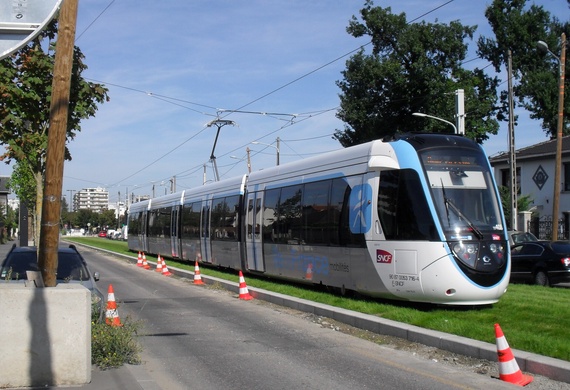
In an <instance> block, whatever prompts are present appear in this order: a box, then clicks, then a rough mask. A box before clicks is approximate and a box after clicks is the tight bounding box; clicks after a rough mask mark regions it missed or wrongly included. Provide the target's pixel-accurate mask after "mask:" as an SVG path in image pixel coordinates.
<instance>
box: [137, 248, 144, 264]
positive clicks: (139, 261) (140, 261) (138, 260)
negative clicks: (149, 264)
mask: <svg viewBox="0 0 570 390" xmlns="http://www.w3.org/2000/svg"><path fill="white" fill-rule="evenodd" d="M142 266H143V261H142V255H141V252H140V251H139V257H138V259H137V267H142Z"/></svg>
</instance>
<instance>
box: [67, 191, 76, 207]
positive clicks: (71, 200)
mask: <svg viewBox="0 0 570 390" xmlns="http://www.w3.org/2000/svg"><path fill="white" fill-rule="evenodd" d="M67 192H69V202H70V204H69V209H70V210H69V211H74V210H75V207H74V206H73V204H74V202H73V193H74V192H75V190H67Z"/></svg>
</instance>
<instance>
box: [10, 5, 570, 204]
mask: <svg viewBox="0 0 570 390" xmlns="http://www.w3.org/2000/svg"><path fill="white" fill-rule="evenodd" d="M445 3H447V0H436V1H432V0H409V1H408V0H398V1H396V0H394V1H376V3H375V4H376V5H381V6H383V7H384V6H391V7H392V12H394V13H400V12H405V13H406V15H407V17H408V20H412V19H415V18H418V17H421V19H423V20H426V21H428V22H434V21H436V20H437V21H439V22H443V23H446V22H449V21H452V20H460V21H461V22H462V23H463V24H466V25H478V26H479V28H478V30H477V33H476V36H478V35H479V34H484V35H488V36H489V35H490V29H489V27H488V24H487V21H486V19H485V17H484V9H485V5H486V4H487V2H484V1H479V0H475V1H474V0H455V1H453V2H450V3H449V4H446V5H443V4H445ZM363 4H364V1H363V0H362V1H353V0H311V1H306V0H287V1H283V0H282V1H277V0H273V1H270V0H248V1H244V0H207V1H206V0H192V1H175V0H163V1H149V0H136V1H135V0H81V1H80V2H79V12H78V23H77V34H76V45H77V46H79V47H80V48H81V50H82V51H83V53H84V54H85V56H86V60H85V61H86V63H87V65H88V67H89V69H88V70H87V71H85V73H84V74H83V75H84V77H86V78H88V79H90V80H92V81H96V82H101V83H103V84H106V86H107V87H108V88H109V95H110V98H111V100H110V102H108V103H105V104H103V105H101V106H100V108H99V111H98V112H97V115H96V117H94V118H91V119H89V120H87V121H84V122H83V123H82V131H81V132H80V133H78V135H77V137H76V139H75V140H74V141H73V142H72V143H71V144H69V149H70V151H71V155H72V157H73V160H72V161H70V162H66V164H65V172H64V182H63V194H64V195H65V196H67V197H68V196H69V194H70V193H71V192H70V191H71V190H73V191H77V190H80V189H82V188H87V187H104V188H107V189H108V191H109V193H110V201H111V202H116V201H117V198H118V196H119V193H120V196H121V200H124V197H125V194H126V193H127V191H128V193H134V194H135V195H145V194H152V188H153V185H154V191H155V194H156V195H159V194H164V192H165V191H168V190H169V180H170V179H171V178H172V177H174V176H175V177H176V183H177V190H182V189H185V188H191V187H193V186H197V185H202V183H203V180H204V177H203V175H204V164H206V180H212V179H214V171H213V169H212V165H211V164H210V163H209V158H210V153H211V151H212V147H213V144H214V139H215V135H216V132H217V128H216V127H215V126H214V127H207V126H205V125H206V124H207V123H208V122H210V121H212V120H215V119H216V115H220V118H222V119H226V120H232V121H234V122H235V126H232V125H227V126H224V127H222V128H221V130H220V135H219V139H218V142H217V145H216V149H215V153H214V154H215V156H216V161H217V166H218V170H219V173H220V176H221V178H222V179H223V178H228V177H233V176H236V175H240V174H242V173H244V172H246V170H247V166H246V161H245V156H246V148H247V147H249V148H250V150H251V164H252V169H253V170H258V169H262V168H264V167H268V166H271V165H274V164H275V154H276V148H275V147H268V146H265V145H261V144H258V145H254V144H251V142H253V141H259V142H261V143H265V144H272V145H275V141H276V138H277V137H279V138H280V139H281V143H280V160H281V163H282V164H283V163H287V162H291V161H295V160H298V159H302V158H305V157H309V156H312V155H314V154H316V153H321V152H326V151H330V150H335V149H339V148H340V144H339V143H338V142H337V141H335V140H333V139H332V138H331V135H332V134H333V132H334V130H335V129H340V128H342V126H343V124H342V122H340V121H339V120H338V119H336V118H335V111H336V108H337V107H338V104H339V99H338V94H339V89H338V87H337V86H336V84H335V82H336V81H337V80H340V79H341V78H342V76H341V71H342V70H343V69H344V67H345V61H346V60H347V59H348V56H347V54H348V53H351V52H352V51H354V50H355V49H357V48H358V47H359V46H360V45H362V44H365V43H367V40H366V39H355V38H353V37H351V36H350V35H348V34H347V33H346V26H347V25H348V21H349V19H350V18H351V16H352V15H358V12H359V10H360V9H361V8H362V7H363ZM537 4H540V5H544V6H545V8H547V9H548V10H549V11H551V12H556V13H557V14H559V15H560V13H561V12H565V13H566V14H567V12H568V8H567V3H566V0H541V1H537ZM442 5H443V6H442ZM439 6H441V7H440V8H439V9H436V8H438V7H439ZM434 9H436V10H435V11H433V12H431V13H430V11H432V10H434ZM422 15H425V16H423V17H422ZM470 48H471V52H472V54H471V55H470V56H468V58H474V57H475V54H474V50H475V42H473V43H471V44H470ZM470 64H471V66H479V67H482V66H485V65H487V63H485V62H484V61H481V60H476V61H473V62H471V63H470ZM503 79H505V78H504V77H503ZM458 88H460V86H458ZM450 104H454V102H453V100H450ZM224 110H239V111H244V112H239V113H237V112H235V113H228V112H227V111H224ZM263 113H265V114H263ZM274 114H279V115H274ZM430 114H432V115H436V113H430ZM517 114H518V115H519V116H520V119H521V120H520V124H519V126H518V127H517V128H516V147H517V148H520V147H524V146H528V145H531V144H533V143H536V142H540V141H545V140H546V139H547V138H546V136H545V134H544V132H543V131H542V129H541V128H540V124H539V123H537V122H533V121H530V120H528V115H527V114H526V113H525V112H521V111H520V110H519V111H518V112H517ZM446 119H448V120H451V121H453V118H446ZM506 129H507V125H506V124H501V131H500V133H499V135H498V136H495V137H492V139H491V140H489V141H488V142H486V143H485V144H484V145H483V147H484V149H485V150H486V152H487V153H488V154H489V155H492V154H494V153H496V152H498V151H502V150H506V149H507V130H506ZM7 174H9V173H7Z"/></svg>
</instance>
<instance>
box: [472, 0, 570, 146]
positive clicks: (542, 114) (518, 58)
mask: <svg viewBox="0 0 570 390" xmlns="http://www.w3.org/2000/svg"><path fill="white" fill-rule="evenodd" d="M526 3H527V0H494V1H493V3H492V4H491V5H490V6H489V7H488V8H487V9H486V11H485V16H486V17H487V20H489V24H490V25H491V28H492V29H493V33H494V34H495V38H487V37H481V38H479V42H478V53H479V55H480V56H481V57H483V58H485V59H487V60H489V61H490V62H491V63H492V64H493V66H494V67H495V70H496V71H497V72H499V71H500V70H501V68H503V69H505V68H506V66H507V52H508V50H511V52H512V69H513V77H514V78H515V79H516V83H514V85H513V93H514V96H515V98H516V102H517V103H518V104H519V105H520V106H522V107H524V108H525V109H526V110H528V111H529V112H530V117H531V118H533V119H538V120H541V121H542V128H543V130H544V131H545V132H546V134H547V135H549V136H550V137H551V138H556V133H557V131H556V127H557V123H558V92H559V90H558V82H559V78H560V72H559V68H558V64H559V63H558V61H556V59H555V58H554V57H553V56H552V55H550V54H549V53H543V52H541V51H539V50H538V49H537V45H536V44H537V42H538V41H539V40H540V41H545V42H546V43H547V44H548V46H549V47H550V49H551V50H552V51H553V52H554V53H556V52H558V53H560V45H561V42H560V36H561V34H562V32H563V31H566V32H568V31H569V28H570V24H569V23H568V22H565V23H562V22H560V21H559V20H558V19H557V18H556V17H553V16H551V15H550V13H549V12H548V11H546V10H545V9H544V8H543V7H542V6H537V5H531V6H530V7H526ZM565 73H566V75H568V74H569V70H568V67H566V72H565ZM566 77H568V76H566ZM507 99H508V94H507V91H506V90H505V91H502V92H501V102H502V109H501V112H502V113H503V115H501V118H508V117H507V115H506V113H507V112H508V111H507V107H508V106H507ZM569 111H570V99H565V108H564V112H565V118H566V120H565V122H566V123H568V117H569V115H570V114H569ZM563 132H564V133H567V131H566V129H563Z"/></svg>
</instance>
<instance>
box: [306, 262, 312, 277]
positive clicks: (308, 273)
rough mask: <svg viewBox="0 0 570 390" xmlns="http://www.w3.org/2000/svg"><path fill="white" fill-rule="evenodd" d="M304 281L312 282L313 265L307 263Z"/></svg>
mask: <svg viewBox="0 0 570 390" xmlns="http://www.w3.org/2000/svg"><path fill="white" fill-rule="evenodd" d="M305 279H306V280H313V264H312V263H309V265H308V266H307V272H305Z"/></svg>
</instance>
